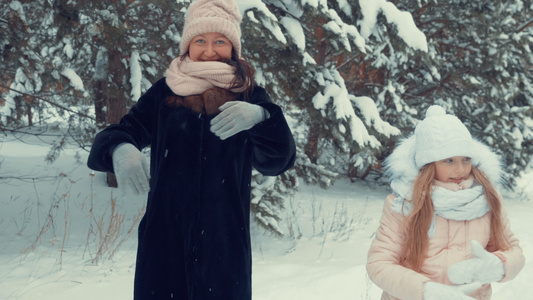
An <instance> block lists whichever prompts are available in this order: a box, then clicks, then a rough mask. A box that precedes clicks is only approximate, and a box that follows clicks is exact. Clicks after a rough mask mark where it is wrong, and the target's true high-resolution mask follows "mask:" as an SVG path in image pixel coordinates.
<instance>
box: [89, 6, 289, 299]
mask: <svg viewBox="0 0 533 300" xmlns="http://www.w3.org/2000/svg"><path fill="white" fill-rule="evenodd" d="M240 21H241V15H240V13H239V10H238V8H237V6H236V4H235V3H234V2H233V1H232V0H198V1H195V2H193V3H192V4H191V5H190V7H189V10H188V12H187V15H186V19H185V26H184V29H183V34H182V40H181V44H180V57H178V58H176V59H174V60H173V61H172V63H171V65H170V67H169V69H168V70H167V73H166V78H163V79H161V80H159V81H158V82H157V83H155V84H154V85H153V86H152V87H151V88H150V89H149V90H148V91H147V92H146V93H145V94H144V95H143V96H142V97H141V98H140V99H139V100H138V102H137V103H136V105H135V106H133V107H132V108H131V110H130V112H129V113H128V114H127V115H125V116H124V117H123V118H122V120H121V121H120V124H117V125H111V126H109V127H108V128H106V129H105V130H103V131H102V132H100V133H99V134H98V135H97V136H96V138H95V141H94V144H93V147H92V149H91V153H90V156H89V160H88V165H89V167H90V168H92V169H94V170H98V171H110V172H115V174H116V176H117V181H118V183H119V187H123V186H128V185H129V186H131V187H132V188H133V189H134V190H136V191H139V192H143V191H148V190H149V193H148V201H147V208H146V214H145V216H144V217H143V219H142V221H141V223H140V225H139V245H138V252H137V264H136V272H135V288H134V297H135V299H136V300H140V299H158V300H159V299H202V300H203V299H251V264H252V261H251V246H250V232H249V217H250V182H251V176H252V175H251V174H252V167H254V168H255V169H256V170H257V171H259V172H261V173H262V174H264V175H268V176H276V175H279V174H281V173H283V172H284V171H286V170H287V169H289V168H290V167H291V166H292V165H293V163H294V159H295V144H294V140H293V137H292V134H291V132H290V129H289V127H288V125H287V122H286V120H285V117H284V116H283V113H282V111H281V109H280V107H279V106H277V105H275V104H273V103H272V102H271V101H270V98H269V96H268V94H267V93H266V91H265V90H264V89H263V88H261V87H258V86H253V83H252V82H253V69H252V67H251V66H250V65H249V64H248V63H247V62H246V61H245V60H243V59H242V57H241V42H240V37H241V30H240ZM148 145H150V146H151V157H150V167H149V175H148V168H147V163H146V162H144V158H143V156H142V154H141V153H140V150H141V149H143V148H144V147H146V146H148ZM148 177H150V179H149V186H148V183H147V182H148Z"/></svg>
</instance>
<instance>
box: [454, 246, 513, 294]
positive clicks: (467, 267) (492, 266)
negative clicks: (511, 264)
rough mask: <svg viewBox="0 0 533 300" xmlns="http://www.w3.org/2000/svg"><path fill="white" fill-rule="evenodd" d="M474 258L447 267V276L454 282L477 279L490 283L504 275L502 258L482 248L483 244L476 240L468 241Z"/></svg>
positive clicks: (467, 281) (468, 281) (459, 282)
mask: <svg viewBox="0 0 533 300" xmlns="http://www.w3.org/2000/svg"><path fill="white" fill-rule="evenodd" d="M470 245H471V247H472V253H473V254H474V258H471V259H467V260H464V261H461V262H458V263H456V264H453V265H452V266H450V267H449V268H448V278H449V279H450V281H451V282H453V283H455V284H462V283H470V282H473V281H478V282H481V283H490V282H495V281H500V280H501V279H502V278H503V276H504V275H505V269H504V266H503V262H502V260H501V259H500V258H499V257H498V256H496V255H494V254H492V253H490V252H487V251H486V250H485V249H483V246H481V244H480V243H479V242H478V241H476V240H472V241H471V242H470Z"/></svg>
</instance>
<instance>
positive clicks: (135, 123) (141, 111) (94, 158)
mask: <svg viewBox="0 0 533 300" xmlns="http://www.w3.org/2000/svg"><path fill="white" fill-rule="evenodd" d="M165 89H168V90H169V88H168V86H167V85H166V83H165V81H164V78H163V79H161V80H159V81H158V82H157V83H155V84H154V85H153V86H152V87H151V88H150V89H149V90H148V91H146V93H145V94H143V95H142V96H141V98H139V100H138V101H137V103H136V104H135V105H134V106H133V107H132V108H131V110H130V111H129V113H128V114H126V115H125V116H123V117H122V119H121V120H120V122H119V124H114V125H110V126H109V127H107V128H105V129H104V130H102V131H101V132H99V133H98V134H97V135H96V137H95V138H94V142H93V145H92V147H91V151H90V153H89V158H88V160H87V166H88V167H89V168H91V169H93V170H96V171H102V172H113V162H112V160H111V155H112V153H113V150H114V149H115V147H117V146H118V145H119V144H121V143H130V144H133V145H134V146H135V147H137V149H139V150H141V149H143V148H144V147H146V146H148V145H150V140H151V136H150V135H151V132H152V127H153V123H154V122H155V118H154V114H155V113H156V111H157V107H158V103H159V102H161V97H163V94H164V93H165V92H166V91H165Z"/></svg>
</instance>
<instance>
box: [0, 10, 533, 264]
mask: <svg viewBox="0 0 533 300" xmlns="http://www.w3.org/2000/svg"><path fill="white" fill-rule="evenodd" d="M237 2H238V4H239V7H240V10H241V13H242V14H243V24H242V29H243V54H244V56H245V57H246V58H247V59H248V60H249V61H250V62H251V63H252V64H253V66H254V67H255V68H256V78H255V80H256V83H257V84H259V85H262V86H265V87H266V88H267V90H268V91H269V93H270V95H271V97H272V99H273V101H275V102H276V103H277V104H279V105H281V106H282V107H283V109H284V111H285V113H286V116H287V117H288V119H289V123H290V125H291V129H292V130H293V133H294V136H295V139H296V142H297V148H298V151H297V153H298V154H297V155H298V158H297V162H296V165H295V167H294V168H293V169H291V170H290V171H289V172H287V173H285V174H284V175H282V176H279V177H275V178H274V177H263V176H261V175H260V174H258V173H257V174H254V182H253V184H254V189H253V191H252V193H253V194H252V210H253V215H254V220H255V221H256V223H255V224H259V225H260V226H263V227H264V228H266V229H267V230H268V231H269V232H271V233H273V234H274V235H276V236H279V237H281V236H284V235H287V234H288V235H291V236H293V237H294V236H298V235H299V234H300V235H301V233H299V231H300V228H298V227H297V226H296V225H297V224H292V223H291V222H293V221H294V220H296V216H295V214H297V213H298V211H299V210H298V209H295V208H294V207H293V204H294V203H293V202H291V201H288V200H287V199H293V198H291V197H292V196H294V194H295V193H296V191H298V190H299V189H300V188H302V187H304V185H305V188H306V189H307V188H309V186H316V187H317V188H318V187H319V188H322V189H327V188H328V187H330V186H331V185H332V184H333V183H335V182H339V181H340V182H355V183H360V182H367V183H369V184H370V183H371V184H374V183H375V184H381V183H383V182H385V180H386V178H384V177H383V170H382V163H383V161H384V159H385V158H386V157H387V155H389V154H390V153H391V151H392V150H393V148H394V145H395V143H396V142H397V141H398V140H399V139H401V138H403V137H406V136H407V135H408V134H409V133H410V132H412V130H413V128H414V126H415V125H416V123H417V122H418V120H420V119H423V118H424V112H425V110H426V108H427V107H428V106H430V105H432V104H440V105H442V106H444V107H445V108H446V110H447V111H448V112H449V113H453V114H455V115H457V116H458V117H459V118H460V119H461V120H462V121H463V122H464V123H465V124H466V125H467V127H468V128H469V129H470V130H471V132H472V133H473V135H474V136H475V137H476V138H478V139H480V140H482V141H483V142H485V143H486V144H488V145H490V146H491V147H492V148H493V149H494V150H495V151H496V152H498V154H500V155H501V156H502V157H503V159H504V163H505V170H506V172H507V173H506V178H505V182H506V184H507V187H508V188H510V190H513V191H515V193H516V194H520V192H521V191H520V188H523V187H521V186H519V185H517V178H520V176H521V175H522V174H523V173H524V172H526V171H528V170H531V168H533V166H532V162H531V159H532V157H533V53H532V52H531V50H532V49H531V45H533V13H532V11H533V1H531V0H492V1H485V0H482V1H481V0H446V1H443V0H404V1H396V0H394V1H385V0H353V1H351V0H327V1H326V0H263V1H261V0H237ZM189 3H190V1H188V0H174V1H162V0H159V1H158V0H153V1H143V0H105V1H101V0H31V1H30V0H18V1H17V0H13V1H12V0H0V55H1V61H2V64H1V65H0V70H1V71H0V131H1V132H0V180H1V182H0V183H11V182H12V180H18V179H20V180H22V181H23V182H26V183H27V186H28V187H29V186H32V187H31V188H29V189H30V190H31V189H35V194H37V196H39V195H40V192H38V191H37V187H38V185H36V178H18V179H17V178H14V177H12V175H10V173H9V174H8V173H6V165H8V163H7V162H6V159H5V158H4V157H3V156H2V155H5V152H4V153H2V152H3V151H2V149H3V147H4V141H7V140H9V139H10V138H11V137H12V136H17V135H19V136H20V135H24V136H25V137H28V136H34V138H35V139H38V140H40V141H41V142H42V143H45V144H47V151H46V152H45V153H43V154H42V155H41V157H40V158H39V160H40V161H42V162H43V163H44V161H46V162H47V163H48V164H52V163H57V162H58V161H60V160H61V157H62V155H65V152H66V151H67V150H69V149H70V150H72V149H73V148H74V149H75V151H74V153H75V154H74V155H73V157H74V158H75V159H77V160H78V163H81V164H85V161H84V159H86V154H87V152H88V151H89V149H90V147H91V142H92V139H93V138H94V135H95V134H96V133H97V132H98V131H99V130H101V129H102V128H104V127H106V126H107V125H108V124H112V123H116V122H118V121H119V119H120V117H121V116H122V115H123V114H125V113H126V112H127V110H128V109H129V108H130V107H131V106H132V105H133V104H134V103H135V101H136V100H137V99H138V98H139V96H140V95H141V94H142V93H143V92H145V91H146V90H147V89H148V88H149V87H150V86H151V84H152V83H154V82H155V81H156V80H157V79H159V78H161V77H162V76H164V72H165V70H166V68H167V67H168V65H169V63H170V61H171V60H172V59H173V58H174V57H175V56H176V55H177V54H178V52H179V47H178V45H179V41H180V33H181V29H182V25H183V21H184V14H185V12H186V8H187V7H188V5H189ZM8 137H9V138H8ZM4 149H7V148H4ZM28 149H32V148H31V147H30V148H28ZM4 151H7V150H4ZM147 151H149V149H147ZM33 163H35V164H37V165H38V164H39V162H33ZM528 168H529V169H528ZM7 169H9V168H7ZM530 172H531V171H530ZM532 173H533V172H532ZM58 176H59V177H61V178H68V180H70V186H73V185H74V184H75V180H74V179H71V178H72V177H70V176H71V174H65V173H61V174H59V175H58ZM91 176H93V175H91ZM41 179H42V178H41ZM37 180H39V178H37ZM60 180H62V179H60ZM65 180H66V179H65ZM107 181H108V183H109V184H110V185H113V176H112V175H111V174H108V176H107ZM44 182H46V180H45V181H44ZM32 183H33V185H32ZM92 184H93V181H91V187H90V188H91V207H90V211H91V213H92V205H93V202H92V201H93V200H94V199H92V197H93V196H94V195H93V185H92ZM58 186H59V184H58ZM5 190H9V188H6V189H5ZM69 191H70V190H69ZM56 193H57V194H56ZM59 194H60V193H59V192H58V191H57V190H55V191H54V195H53V197H57V198H54V199H56V200H54V201H56V202H54V203H55V204H53V203H52V204H51V205H52V206H51V207H50V210H49V212H48V215H46V214H44V215H43V216H42V217H41V218H43V219H39V220H38V222H39V224H40V225H42V224H44V225H42V226H41V227H40V228H41V232H40V233H38V234H36V235H38V237H37V239H36V240H35V242H34V243H33V244H32V245H30V246H29V249H25V251H26V250H30V251H31V250H32V249H35V247H37V246H38V245H39V243H41V242H42V241H41V240H40V237H41V236H42V235H44V234H46V232H43V230H44V231H48V230H50V231H52V229H50V228H54V227H55V226H59V224H56V223H54V222H52V221H51V216H52V215H53V216H56V217H57V215H58V214H59V212H58V209H59V208H58V207H61V206H60V204H59V202H61V201H64V200H65V199H66V197H67V196H66V195H67V194H68V193H65V194H62V195H61V196H59ZM4 197H6V199H0V200H2V201H6V202H5V203H7V201H8V200H7V197H9V196H8V195H5V194H4V192H3V191H0V198H4ZM68 197H70V195H69V196H68ZM15 200H16V199H13V196H11V200H9V201H12V202H13V201H15ZM108 201H109V198H108ZM113 201H114V199H113V198H112V197H111V203H112V209H115V206H114V205H115V204H114V202H113ZM65 203H66V202H65ZM0 204H2V202H0ZM312 204H313V205H314V204H315V202H313V203H312ZM53 205H57V207H56V206H53ZM365 205H366V204H365ZM54 207H55V208H54ZM0 209H2V208H1V207H0ZM312 209H313V216H314V213H315V209H316V210H320V209H322V207H320V208H319V207H315V206H313V207H312ZM43 211H45V210H43ZM287 211H288V213H287ZM38 212H39V209H36V210H33V211H32V210H31V209H30V210H29V211H27V210H24V213H23V214H22V213H21V214H22V218H23V219H24V220H26V219H29V218H30V216H32V217H33V218H34V219H38V218H39V216H38V215H37V214H38ZM343 212H345V210H343V209H342V208H339V210H337V207H335V211H334V213H335V214H337V213H339V214H342V213H343ZM291 213H292V215H293V216H292V217H290V216H291ZM140 215H142V212H138V214H137V215H136V214H134V220H133V224H134V225H135V224H136V223H135V222H136V221H137V219H135V217H140ZM65 218H67V217H66V215H65ZM113 218H115V219H113ZM120 218H121V215H120V214H119V212H117V211H114V210H113V211H112V212H111V215H110V219H109V224H106V223H105V222H104V221H105V220H104V219H103V218H102V219H100V220H96V221H95V222H91V223H89V225H88V226H91V227H90V228H89V234H88V236H87V240H88V239H89V236H92V235H94V237H95V238H96V235H97V234H98V232H100V233H101V232H103V231H105V228H104V229H102V227H103V226H108V228H107V230H108V233H109V230H110V229H111V227H112V226H113V224H111V223H112V222H121V220H120ZM122 218H123V216H122ZM283 219H285V222H287V223H289V224H290V225H291V226H289V232H287V231H286V230H283V229H282V228H280V226H279V223H280V221H282V220H283ZM341 219H342V216H341ZM122 221H123V220H122ZM349 221H350V220H344V222H349ZM2 222H3V220H0V225H1V226H7V225H6V223H3V225H2ZM69 222H71V221H70V220H69ZM66 223H67V221H66V220H65V224H66ZM341 223H342V222H341ZM341 223H339V224H336V225H335V226H340V225H342V224H341ZM344 224H345V223H344ZM115 225H116V224H115ZM134 225H132V228H130V231H128V232H127V233H126V234H124V233H123V235H125V236H129V235H130V234H131V231H132V229H133V227H134ZM292 225H294V226H292ZM333 225H334V224H332V227H331V228H330V232H337V233H339V232H340V233H342V232H344V231H343V230H342V229H339V228H336V229H335V228H333ZM92 226H94V228H93V227H92ZM314 226H315V223H313V229H312V231H313V234H314V233H315V227H314ZM322 226H323V224H322ZM17 227H18V230H19V233H21V232H22V231H23V230H24V229H25V228H26V225H25V224H24V223H21V224H17ZM6 228H7V227H6ZM322 229H323V228H322ZM3 230H5V229H2V230H0V233H2V232H3ZM317 230H318V229H317ZM57 232H58V233H60V232H61V230H57ZM58 233H56V232H54V234H53V235H54V237H56V236H57V240H61V236H60V234H58ZM65 236H66V229H65ZM104 238H105V237H104ZM115 238H117V236H115ZM102 239H103V237H102V236H100V240H101V242H99V245H100V246H105V245H106V243H107V245H109V244H112V245H114V246H113V247H116V248H113V249H104V248H98V249H97V250H96V254H95V255H93V262H95V260H96V262H97V260H98V259H99V258H101V257H103V255H102V256H98V255H99V254H102V253H107V254H110V253H111V254H110V255H109V257H111V256H112V255H113V253H114V252H113V251H114V250H116V249H117V248H118V246H119V245H120V244H121V243H122V242H124V240H122V241H119V240H114V241H113V242H112V243H110V242H109V241H107V242H106V241H103V242H102ZM59 243H61V242H59ZM62 243H65V241H64V240H63V242H62ZM321 253H322V251H321Z"/></svg>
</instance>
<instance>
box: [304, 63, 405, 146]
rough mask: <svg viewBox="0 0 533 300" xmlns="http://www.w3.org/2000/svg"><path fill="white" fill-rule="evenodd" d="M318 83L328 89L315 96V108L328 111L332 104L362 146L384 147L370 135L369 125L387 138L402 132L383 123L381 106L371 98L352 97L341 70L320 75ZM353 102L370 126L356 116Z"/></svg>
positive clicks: (341, 127) (354, 138) (324, 72)
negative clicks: (378, 107) (379, 108)
mask: <svg viewBox="0 0 533 300" xmlns="http://www.w3.org/2000/svg"><path fill="white" fill-rule="evenodd" d="M317 81H318V82H319V84H321V85H323V86H324V90H323V91H321V92H318V93H317V94H316V95H315V96H314V97H313V99H312V101H313V105H314V107H315V108H316V109H318V110H320V111H325V110H326V106H327V104H328V103H330V101H331V102H332V103H331V104H332V105H333V109H334V111H335V117H336V118H337V119H338V120H345V121H347V122H348V123H349V124H350V130H351V131H350V135H351V137H352V139H353V140H354V141H355V142H357V144H359V145H360V146H361V147H364V146H365V145H369V146H370V147H372V148H377V147H379V146H381V143H380V142H379V141H378V140H377V138H376V137H374V136H372V135H370V134H369V133H368V130H367V126H368V127H370V126H371V125H373V126H374V128H376V130H377V131H378V132H379V133H382V134H384V135H387V136H390V135H397V134H399V133H400V132H399V130H398V129H397V128H395V127H393V126H391V125H390V124H389V123H387V122H384V121H382V120H381V118H380V117H379V113H378V111H377V107H376V105H375V104H374V102H373V101H372V100H371V99H370V98H368V97H366V98H368V99H365V98H364V97H355V96H353V95H351V94H349V92H348V90H347V89H346V86H345V84H344V79H343V78H342V77H341V75H340V74H339V72H338V71H337V70H324V71H323V72H322V73H320V74H319V75H318V76H317ZM352 102H353V103H354V104H356V105H357V107H358V108H359V109H360V111H361V113H362V114H363V116H364V117H365V119H366V120H367V124H366V125H367V126H365V124H364V123H363V121H361V119H360V118H359V117H358V116H357V115H356V114H355V110H354V107H353V105H352ZM339 130H340V131H341V132H344V131H345V129H344V126H343V125H342V124H341V125H339Z"/></svg>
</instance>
